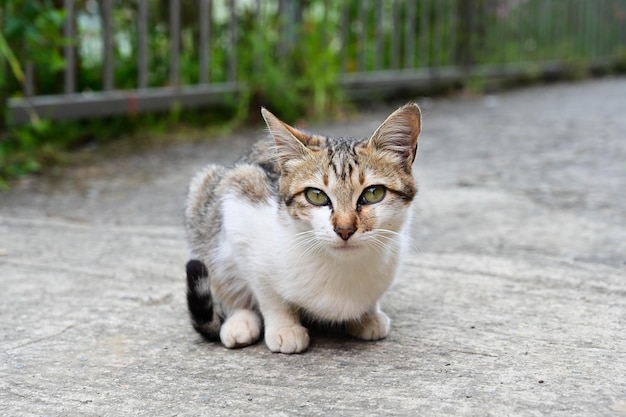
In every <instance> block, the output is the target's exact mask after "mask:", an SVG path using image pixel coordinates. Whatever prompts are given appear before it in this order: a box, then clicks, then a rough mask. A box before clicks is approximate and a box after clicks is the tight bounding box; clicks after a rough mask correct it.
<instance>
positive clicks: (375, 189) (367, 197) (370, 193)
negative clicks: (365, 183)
mask: <svg viewBox="0 0 626 417" xmlns="http://www.w3.org/2000/svg"><path fill="white" fill-rule="evenodd" d="M385 194H387V190H385V187H383V186H382V185H372V186H371V187H367V188H366V189H365V191H363V193H362V194H361V198H360V199H359V202H360V203H361V204H374V203H378V202H380V201H382V199H383V198H385Z"/></svg>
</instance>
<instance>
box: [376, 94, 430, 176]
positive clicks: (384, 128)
mask: <svg viewBox="0 0 626 417" xmlns="http://www.w3.org/2000/svg"><path fill="white" fill-rule="evenodd" d="M421 129H422V114H421V113H420V109H419V107H418V106H417V103H408V104H405V105H404V106H402V107H400V108H399V109H398V110H396V111H394V112H393V113H391V115H390V116H389V117H387V120H385V121H384V122H383V123H382V124H381V125H380V126H378V128H377V129H376V131H375V132H374V134H373V135H372V137H371V138H370V139H369V146H371V147H373V148H374V149H376V150H378V151H381V152H385V153H388V154H389V155H391V156H392V157H394V158H395V159H396V160H397V161H398V163H399V164H400V165H401V166H403V167H404V168H406V169H407V170H410V169H411V165H412V164H413V161H414V160H415V156H416V154H417V137H418V136H419V134H420V131H421Z"/></svg>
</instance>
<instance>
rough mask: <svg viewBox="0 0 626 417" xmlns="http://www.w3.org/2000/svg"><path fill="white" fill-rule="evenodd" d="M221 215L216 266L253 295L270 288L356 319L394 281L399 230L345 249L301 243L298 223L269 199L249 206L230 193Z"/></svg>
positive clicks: (326, 315) (314, 309)
mask: <svg viewBox="0 0 626 417" xmlns="http://www.w3.org/2000/svg"><path fill="white" fill-rule="evenodd" d="M222 213H223V216H224V218H223V226H224V227H223V235H222V236H221V237H220V243H219V245H220V249H219V250H218V251H217V259H216V263H218V264H220V268H226V269H231V270H233V269H235V270H236V271H237V272H238V273H237V275H238V276H239V277H241V278H242V279H245V280H246V281H247V284H248V285H249V287H250V288H251V289H252V292H253V293H254V292H256V291H264V290H266V291H267V290H269V291H272V292H274V293H275V294H277V295H278V296H280V297H281V298H282V299H283V300H284V301H286V302H289V303H291V304H293V305H295V306H297V307H299V308H301V309H303V310H304V311H306V312H308V313H309V314H311V315H312V316H313V317H315V318H319V319H322V320H328V321H345V320H351V319H357V318H359V317H360V316H361V315H362V314H363V313H364V312H365V311H367V310H368V309H370V308H371V307H372V306H374V305H375V304H376V302H377V300H378V299H379V298H380V296H381V295H382V294H383V292H384V291H385V290H386V289H387V288H388V287H389V286H390V285H391V283H392V281H393V278H394V276H395V274H396V271H397V266H398V263H399V259H400V256H401V254H402V252H403V250H404V247H405V242H406V238H405V236H404V234H403V233H402V231H400V233H394V234H393V236H392V237H386V238H385V245H384V246H383V245H380V244H379V245H368V244H367V239H365V238H362V240H363V242H362V243H363V244H362V245H360V247H359V248H356V249H349V250H345V251H343V250H338V249H334V248H332V247H331V246H330V245H328V244H326V243H328V242H321V243H320V242H315V240H314V239H315V238H313V240H311V241H310V242H306V243H305V244H303V243H302V240H301V239H300V237H301V236H302V234H303V233H307V231H306V230H305V231H304V232H303V230H302V227H303V225H302V224H300V222H299V221H298V220H294V219H292V218H290V217H289V216H287V215H285V214H281V213H280V212H279V208H278V205H277V203H276V202H273V201H270V202H266V203H263V204H252V203H250V202H248V201H247V200H244V199H242V198H239V197H237V196H233V195H229V196H226V197H225V198H224V199H223V201H222ZM328 228H329V229H330V225H329V226H328ZM403 230H406V227H404V228H403ZM310 234H313V233H310ZM321 235H322V236H323V235H324V234H323V233H322V234H321ZM331 235H332V233H331ZM333 237H334V236H333ZM357 239H358V238H357Z"/></svg>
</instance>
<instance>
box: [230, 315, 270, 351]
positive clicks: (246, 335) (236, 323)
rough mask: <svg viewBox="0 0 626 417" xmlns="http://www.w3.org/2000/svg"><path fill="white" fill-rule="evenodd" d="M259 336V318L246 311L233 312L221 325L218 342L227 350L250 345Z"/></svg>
mask: <svg viewBox="0 0 626 417" xmlns="http://www.w3.org/2000/svg"><path fill="white" fill-rule="evenodd" d="M260 335H261V318H260V317H259V315H258V314H257V313H256V312H254V311H252V310H246V309H240V310H235V311H234V312H232V313H231V314H230V315H229V316H228V317H227V318H226V321H224V323H223V324H222V328H221V329H220V340H221V341H222V344H224V346H226V347H227V348H229V349H233V348H239V347H244V346H248V345H251V344H253V343H255V342H256V341H257V340H259V337H260Z"/></svg>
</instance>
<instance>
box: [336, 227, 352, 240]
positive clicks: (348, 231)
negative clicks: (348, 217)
mask: <svg viewBox="0 0 626 417" xmlns="http://www.w3.org/2000/svg"><path fill="white" fill-rule="evenodd" d="M354 232H356V228H355V227H354V226H350V227H341V226H337V227H335V233H337V234H338V235H339V237H341V238H342V239H343V240H348V239H350V236H352V235H353V234H354Z"/></svg>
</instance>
